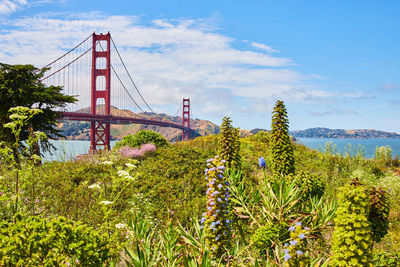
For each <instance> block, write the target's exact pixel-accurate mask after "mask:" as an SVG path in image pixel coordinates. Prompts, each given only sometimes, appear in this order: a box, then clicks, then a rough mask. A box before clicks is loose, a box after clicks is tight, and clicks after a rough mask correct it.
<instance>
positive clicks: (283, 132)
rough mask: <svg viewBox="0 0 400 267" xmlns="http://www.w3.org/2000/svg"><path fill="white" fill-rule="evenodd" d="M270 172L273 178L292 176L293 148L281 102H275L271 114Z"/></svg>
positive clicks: (285, 113)
mask: <svg viewBox="0 0 400 267" xmlns="http://www.w3.org/2000/svg"><path fill="white" fill-rule="evenodd" d="M270 147H271V156H272V172H273V174H274V175H275V176H281V175H284V176H286V175H290V174H294V172H295V167H294V155H293V146H292V143H291V141H290V137H289V120H288V117H287V111H286V107H285V105H284V104H283V101H280V100H278V101H276V105H275V107H274V111H273V112H272V125H271V135H270Z"/></svg>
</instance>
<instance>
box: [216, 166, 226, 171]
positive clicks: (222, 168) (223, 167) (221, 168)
mask: <svg viewBox="0 0 400 267" xmlns="http://www.w3.org/2000/svg"><path fill="white" fill-rule="evenodd" d="M217 169H218V170H225V166H218V167H217Z"/></svg>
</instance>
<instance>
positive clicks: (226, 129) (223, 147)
mask: <svg viewBox="0 0 400 267" xmlns="http://www.w3.org/2000/svg"><path fill="white" fill-rule="evenodd" d="M231 123H232V121H231V119H230V118H229V117H224V118H223V120H222V125H221V127H220V130H221V135H220V139H219V140H218V152H219V155H220V156H221V158H223V159H224V160H226V165H227V167H229V168H230V167H240V155H239V150H240V141H239V129H237V128H234V127H233V126H232V125H231Z"/></svg>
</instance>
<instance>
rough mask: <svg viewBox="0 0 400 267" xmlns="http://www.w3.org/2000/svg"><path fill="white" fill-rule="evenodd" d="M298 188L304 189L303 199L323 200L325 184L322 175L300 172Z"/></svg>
mask: <svg viewBox="0 0 400 267" xmlns="http://www.w3.org/2000/svg"><path fill="white" fill-rule="evenodd" d="M296 181H297V186H299V187H301V188H303V198H304V199H306V200H308V199H309V198H312V197H316V198H321V197H322V195H323V194H324V191H325V182H324V181H323V178H322V177H321V176H320V175H317V174H311V173H309V172H306V171H300V172H299V173H298V174H297V180H296Z"/></svg>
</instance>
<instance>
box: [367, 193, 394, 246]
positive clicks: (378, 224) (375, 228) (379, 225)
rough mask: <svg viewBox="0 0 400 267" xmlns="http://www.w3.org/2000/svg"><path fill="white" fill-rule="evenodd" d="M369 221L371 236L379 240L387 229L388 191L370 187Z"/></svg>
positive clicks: (375, 240)
mask: <svg viewBox="0 0 400 267" xmlns="http://www.w3.org/2000/svg"><path fill="white" fill-rule="evenodd" d="M369 194H370V198H371V199H370V207H369V217H368V219H369V221H370V222H371V226H372V238H373V240H374V242H379V241H381V240H382V238H383V237H384V236H385V235H386V234H387V233H388V231H389V211H390V201H389V197H388V193H387V192H386V191H385V190H383V189H382V188H374V187H372V188H371V189H370V193H369Z"/></svg>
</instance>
